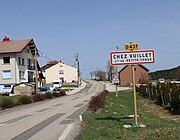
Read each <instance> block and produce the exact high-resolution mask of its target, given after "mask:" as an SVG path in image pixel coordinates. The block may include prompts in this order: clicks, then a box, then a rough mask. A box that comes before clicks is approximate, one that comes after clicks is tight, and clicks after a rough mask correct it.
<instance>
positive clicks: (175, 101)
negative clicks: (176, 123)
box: [171, 86, 180, 115]
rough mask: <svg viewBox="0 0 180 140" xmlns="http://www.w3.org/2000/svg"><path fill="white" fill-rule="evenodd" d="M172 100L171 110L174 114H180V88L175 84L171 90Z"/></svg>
mask: <svg viewBox="0 0 180 140" xmlns="http://www.w3.org/2000/svg"><path fill="white" fill-rule="evenodd" d="M171 95H172V102H171V107H172V109H171V111H172V114H176V115H177V114H180V88H178V87H176V86H174V87H173V89H172V92H171Z"/></svg>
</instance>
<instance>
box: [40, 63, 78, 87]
mask: <svg viewBox="0 0 180 140" xmlns="http://www.w3.org/2000/svg"><path fill="white" fill-rule="evenodd" d="M41 70H42V72H43V75H44V76H45V82H46V84H51V83H52V82H53V81H54V80H61V81H62V82H68V83H69V82H73V81H74V82H76V81H77V78H78V75H77V69H76V68H74V67H71V66H68V65H66V64H64V63H63V62H61V61H50V62H49V63H47V64H46V65H44V66H43V67H42V68H41Z"/></svg>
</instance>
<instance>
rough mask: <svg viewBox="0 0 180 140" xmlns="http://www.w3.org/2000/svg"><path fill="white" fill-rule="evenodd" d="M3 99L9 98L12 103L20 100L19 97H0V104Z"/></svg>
mask: <svg viewBox="0 0 180 140" xmlns="http://www.w3.org/2000/svg"><path fill="white" fill-rule="evenodd" d="M4 98H11V99H13V100H14V101H17V100H18V99H19V98H20V96H0V102H1V100H3V99H4Z"/></svg>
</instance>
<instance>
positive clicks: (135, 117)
mask: <svg viewBox="0 0 180 140" xmlns="http://www.w3.org/2000/svg"><path fill="white" fill-rule="evenodd" d="M131 68H132V82H133V97H134V124H135V125H137V124H138V123H137V100H136V82H135V72H134V65H131Z"/></svg>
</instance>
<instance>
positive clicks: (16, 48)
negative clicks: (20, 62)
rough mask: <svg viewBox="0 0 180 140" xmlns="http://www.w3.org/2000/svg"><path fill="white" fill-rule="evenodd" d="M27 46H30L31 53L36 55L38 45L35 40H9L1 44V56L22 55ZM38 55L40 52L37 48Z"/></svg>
mask: <svg viewBox="0 0 180 140" xmlns="http://www.w3.org/2000/svg"><path fill="white" fill-rule="evenodd" d="M27 46H29V48H30V50H31V53H32V54H33V55H34V54H35V48H36V45H35V43H34V41H33V39H27V40H10V39H9V40H7V41H2V42H0V54H2V53H20V52H22V51H23V50H24V49H25V48H26V47H27ZM36 51H37V54H38V50H37V48H36Z"/></svg>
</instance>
